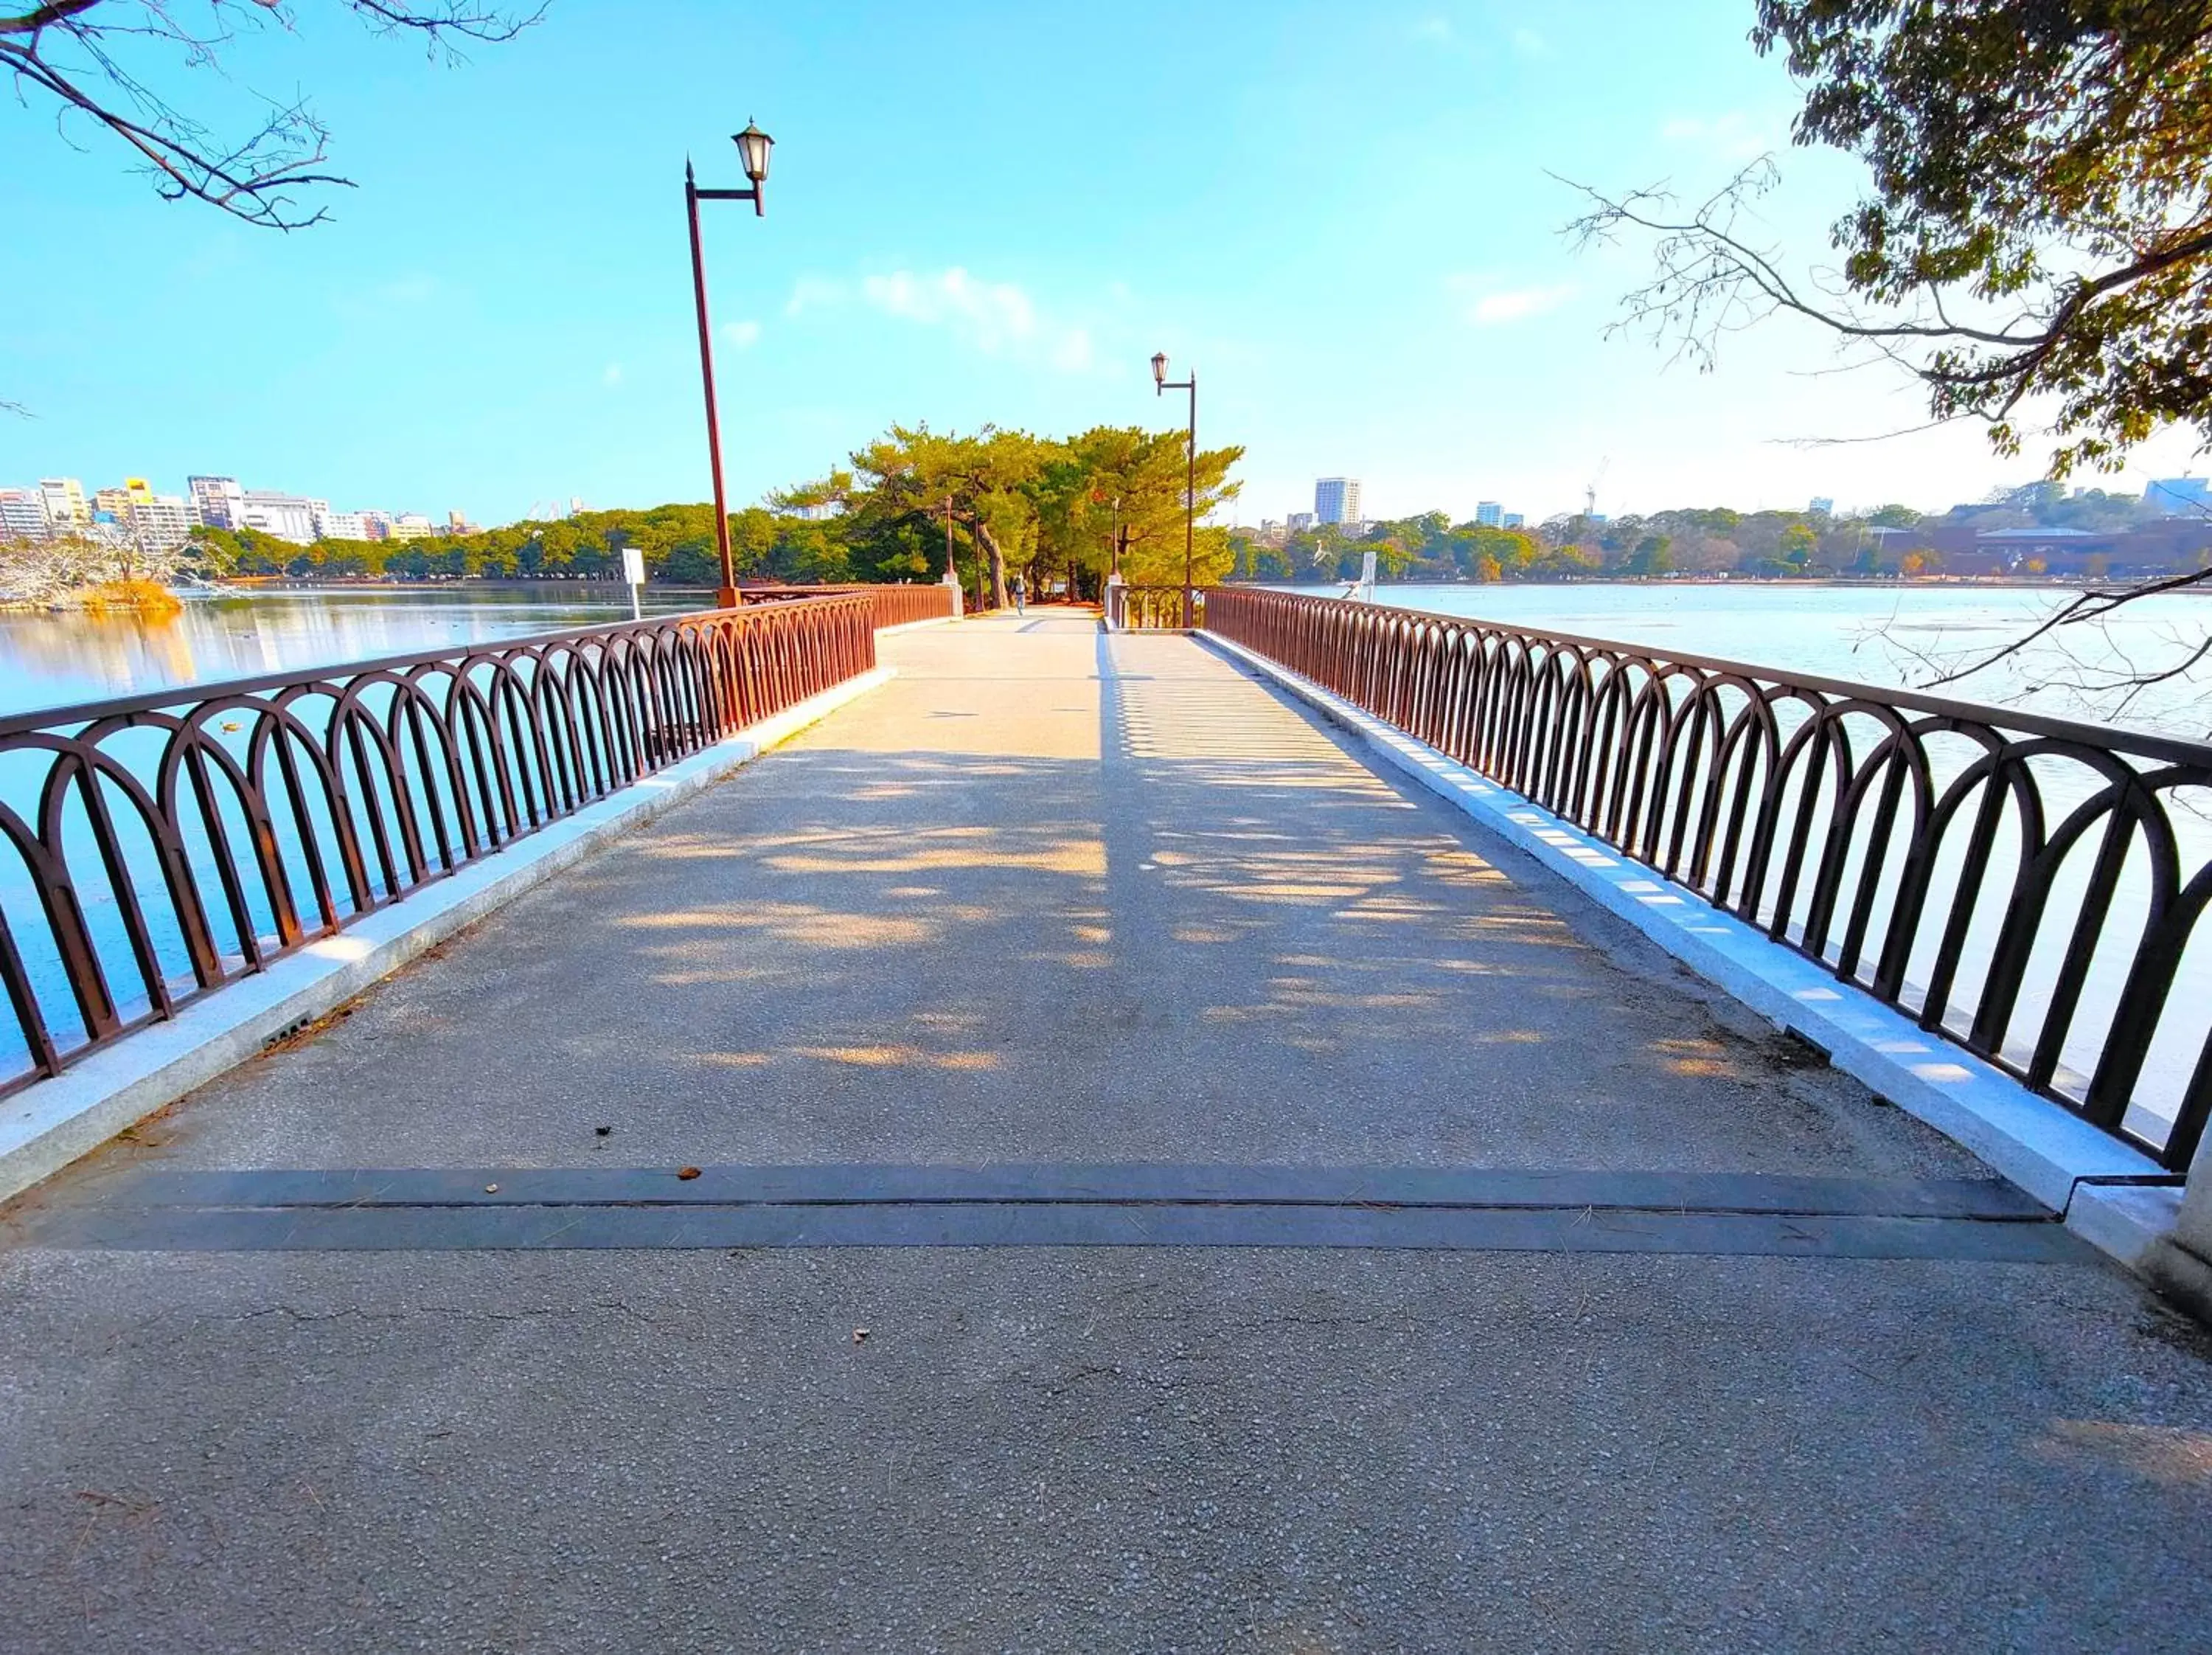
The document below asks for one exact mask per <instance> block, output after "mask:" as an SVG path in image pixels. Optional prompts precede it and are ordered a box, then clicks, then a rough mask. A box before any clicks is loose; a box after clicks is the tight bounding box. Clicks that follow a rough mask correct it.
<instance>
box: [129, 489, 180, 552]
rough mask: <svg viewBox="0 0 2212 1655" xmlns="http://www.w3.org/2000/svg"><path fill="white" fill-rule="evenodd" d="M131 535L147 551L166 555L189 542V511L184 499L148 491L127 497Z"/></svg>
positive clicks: (178, 496)
mask: <svg viewBox="0 0 2212 1655" xmlns="http://www.w3.org/2000/svg"><path fill="white" fill-rule="evenodd" d="M130 523H131V534H132V536H133V537H134V538H136V539H137V542H138V544H139V545H142V546H143V547H145V548H146V550H147V551H168V550H169V548H170V547H172V546H181V545H184V544H185V541H187V540H189V539H191V538H192V512H191V507H189V506H187V505H186V504H185V501H184V496H181V495H174V494H155V493H154V492H153V491H152V490H147V491H146V492H145V493H144V494H143V495H138V494H134V495H133V496H131V517H130Z"/></svg>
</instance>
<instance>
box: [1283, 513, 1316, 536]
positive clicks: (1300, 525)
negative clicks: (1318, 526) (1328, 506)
mask: <svg viewBox="0 0 2212 1655" xmlns="http://www.w3.org/2000/svg"><path fill="white" fill-rule="evenodd" d="M1284 521H1285V522H1286V523H1288V524H1289V525H1290V530H1291V533H1292V534H1304V532H1306V531H1307V530H1308V529H1310V528H1311V527H1312V526H1314V514H1312V513H1311V512H1310V511H1294V512H1292V513H1291V514H1290V515H1289V516H1288V517H1287V518H1285V519H1284Z"/></svg>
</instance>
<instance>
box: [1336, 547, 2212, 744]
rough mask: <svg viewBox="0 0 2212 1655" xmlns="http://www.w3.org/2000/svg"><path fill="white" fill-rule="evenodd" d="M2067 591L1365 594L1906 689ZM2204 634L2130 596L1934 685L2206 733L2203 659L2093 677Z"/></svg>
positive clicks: (2209, 677) (2048, 608)
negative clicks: (2145, 682)
mask: <svg viewBox="0 0 2212 1655" xmlns="http://www.w3.org/2000/svg"><path fill="white" fill-rule="evenodd" d="M1297 590H1300V591H1307V592H1315V593H1320V592H1328V593H1338V592H1341V591H1342V590H1343V587H1341V586H1334V587H1298V588H1297ZM2073 595H2074V594H2073V593H2072V592H2071V591H2054V590H2052V589H2051V588H2048V587H1951V586H1910V587H1903V586H1809V585H1806V586H1801V585H1795V584H1791V585H1780V584H1764V583H1761V584H1755V585H1754V584H1751V583H1743V584H1737V583H1734V582H1729V583H1722V584H1705V583H1696V584H1692V583H1689V582H1677V581H1666V582H1628V583H1622V584H1619V585H1604V584H1595V583H1594V584H1591V585H1587V586H1421V585H1406V586H1387V585H1386V586H1379V587H1376V601H1377V602H1379V603H1384V604H1393V605H1398V606H1399V607H1401V608H1406V609H1423V610H1429V611H1434V612H1435V613H1437V614H1442V615H1464V616H1469V617H1473V618H1480V619H1482V620H1488V621H1496V622H1498V623H1501V624H1505V625H1509V626H1528V627H1533V628H1537V629H1544V630H1553V631H1559V632H1575V633H1580V634H1582V635H1583V636H1589V637H1596V638H1610V639H1617V640H1619V641H1620V642H1624V643H1638V644H1648V645H1651V646H1654V647H1656V648H1661V649H1676V650H1680V651H1681V652H1683V653H1684V654H1697V655H1718V656H1722V657H1723V658H1725V659H1728V660H1738V661H1745V662H1748V663H1750V664H1752V665H1753V666H1771V667H1778V668H1788V669H1791V670H1794V671H1796V672H1805V673H1809V674H1812V675H1814V676H1817V677H1821V678H1849V679H1851V680H1853V681H1855V682H1857V683H1861V684H1875V685H1884V686H1888V687H1896V688H1902V687H1911V688H1915V689H1924V688H1930V687H1931V686H1930V685H1929V680H1930V679H1931V678H1935V677H1936V676H1938V674H1939V672H1942V671H1943V670H1947V669H1948V668H1949V667H1951V666H1955V665H1961V664H1964V663H1965V662H1966V661H1967V660H1972V659H1975V658H1978V656H1980V655H1981V654H1985V653H1987V652H1989V651H1991V650H1994V649H1996V648H1999V647H2001V646H2002V645H2003V644H2005V643H2007V642H2010V641H2012V640H2013V639H2015V638H2018V637H2020V636H2022V635H2023V634H2025V633H2026V632H2027V631H2030V630H2033V628H2034V627H2035V625H2036V624H2038V623H2039V622H2040V621H2042V620H2044V619H2045V618H2048V617H2049V616H2050V615H2051V613H2052V612H2053V611H2055V610H2057V608H2058V607H2059V606H2060V605H2062V604H2063V603H2064V602H2065V601H2066V599H2068V598H2070V597H2071V596H2073ZM2208 633H2212V594H2195V593H2191V594H2180V593H2177V594H2173V595H2170V596H2163V597H2159V598H2147V599H2140V600H2138V601H2137V602H2136V603H2133V604H2130V605H2128V606H2127V607H2125V608H2124V609H2122V610H2121V611H2118V613H2117V614H2115V615H2114V616H2112V618H2110V619H2108V620H2106V621H2105V622H2103V623H2101V624H2097V625H2086V624H2075V625H2069V626H2068V627H2066V628H2064V629H2063V633H2062V634H2059V635H2054V636H2053V638H2052V640H2051V642H2045V643H2042V644H2039V645H2037V646H2035V647H2033V648H2031V649H2029V650H2027V651H2026V652H2025V653H2023V654H2021V655H2019V656H2017V657H2015V658H2013V659H2010V660H2006V661H2004V662H2002V663H2000V664H1999V665H1997V666H1994V667H1992V668H1990V670H1988V671H1986V672H1978V673H1975V674H1974V675H1972V677H1969V678H1966V679H1964V680H1962V681H1960V682H1959V683H1957V684H1953V685H1944V686H1942V687H1939V688H1935V689H1934V693H1936V694H1939V695H1945V696H1951V697H1957V698H1959V699H1961V700H1966V701H1977V702H1983V703H1990V704H1994V705H1997V706H2004V707H2013V708H2019V709H2033V710H2034V711H2036V712H2039V713H2045V714H2048V715H2051V716H2053V717H2059V718H2079V719H2087V720H2090V721H2096V722H2103V723H2118V724H2124V725H2129V726H2132V727H2136V728H2138V729H2145V730H2156V731H2158V732H2159V733H2161V734H2165V735H2177V736H2185V737H2188V738H2191V739H2197V740H2202V739H2205V737H2206V736H2207V734H2208V733H2212V660H2208V661H2200V662H2198V663H2197V665H2196V666H2195V667H2194V668H2193V669H2191V671H2190V672H2187V673H2185V675H2183V676H2182V677H2179V678H2176V679H2174V680H2173V681H2172V683H2170V684H2165V685H2157V686H2154V687H2153V688H2151V689H2148V690H2145V691H2142V692H2141V693H2140V694H2138V695H2136V696H2134V697H2129V696H2128V695H2126V694H2125V692H2124V691H2117V690H2112V689H2106V688H2100V687H2099V685H2100V681H2101V680H2103V679H2105V678H2108V677H2110V676H2112V674H2114V673H2115V672H2120V671H2124V670H2125V669H2126V668H2127V667H2128V666H2130V663H2132V664H2134V665H2135V666H2148V667H2154V668H2162V667H2164V666H2171V665H2173V664H2176V663H2178V662H2179V661H2180V660H2182V658H2183V657H2184V656H2185V655H2186V654H2187V653H2188V652H2189V650H2191V649H2192V648H2195V647H2197V645H2198V644H2201V643H2202V642H2203V640H2204V638H2205V636H2206V635H2207V634H2208Z"/></svg>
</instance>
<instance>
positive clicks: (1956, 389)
mask: <svg viewBox="0 0 2212 1655" xmlns="http://www.w3.org/2000/svg"><path fill="white" fill-rule="evenodd" d="M1751 38H1752V43H1753V46H1754V47H1755V48H1756V49H1757V50H1758V51H1759V52H1761V53H1763V54H1765V53H1774V52H1779V53H1781V54H1782V55H1783V56H1784V58H1785V60H1786V62H1787V63H1788V64H1789V67H1790V72H1791V73H1792V74H1793V75H1794V76H1796V77H1797V78H1798V79H1799V80H1800V82H1802V84H1803V86H1804V88H1805V100H1804V104H1803V106H1802V109H1801V110H1800V112H1799V113H1798V115H1797V118H1796V123H1795V127H1794V137H1795V141H1796V143H1798V144H1801V145H1814V144H1819V145H1827V146H1830V147H1832V148H1835V149H1841V150H1844V151H1845V152H1847V153H1849V154H1850V155H1856V156H1857V157H1858V158H1859V159H1860V160H1862V161H1863V162H1865V164H1866V166H1867V168H1868V172H1869V191H1868V193H1867V194H1866V196H1865V197H1864V198H1863V199H1862V200H1861V201H1860V202H1859V203H1858V204H1857V206H1855V207H1854V208H1853V210H1851V211H1850V212H1849V213H1848V214H1846V215H1845V216H1844V217H1843V218H1842V219H1841V220H1840V221H1838V223H1837V224H1836V225H1835V227H1834V229H1833V232H1832V241H1833V244H1834V246H1835V247H1836V249H1837V250H1838V252H1839V253H1841V254H1842V259H1843V262H1842V267H1841V270H1840V271H1839V272H1838V273H1837V274H1836V275H1835V276H1834V277H1832V278H1827V279H1825V280H1824V279H1823V278H1821V277H1816V276H1802V277H1801V276H1796V275H1793V274H1791V273H1790V271H1788V270H1786V269H1785V267H1784V262H1783V259H1782V257H1781V255H1780V254H1779V253H1777V252H1776V251H1775V250H1773V249H1771V248H1770V247H1766V246H1761V245H1759V244H1758V243H1757V242H1756V241H1755V240H1753V236H1754V234H1756V232H1755V231H1754V230H1753V228H1751V225H1752V224H1753V215H1752V212H1751V206H1752V204H1753V202H1754V201H1755V200H1756V198H1758V197H1759V196H1760V195H1762V194H1764V193H1765V192H1767V191H1769V190H1771V189H1772V188H1773V187H1774V186H1775V185H1776V183H1777V181H1778V173H1776V171H1775V169H1774V167H1773V165H1772V163H1771V161H1765V160H1763V161H1758V162H1755V163H1753V166H1752V167H1748V168H1747V169H1746V170H1745V171H1744V172H1743V173H1741V174H1739V175H1738V176H1737V178H1736V179H1735V180H1734V181H1733V182H1732V183H1730V184H1729V186H1728V187H1727V188H1725V189H1723V191H1722V192H1720V193H1719V194H1718V195H1717V196H1715V197H1714V198H1711V200H1709V201H1707V202H1705V204H1703V205H1702V206H1700V207H1699V208H1697V209H1695V210H1692V211H1690V212H1689V213H1687V214H1686V215H1685V214H1684V213H1683V212H1682V211H1680V210H1679V209H1677V208H1676V207H1675V206H1674V201H1673V198H1672V197H1671V196H1670V195H1668V193H1667V192H1665V191H1663V190H1652V191H1644V192H1636V193H1632V194H1630V195H1626V196H1622V197H1609V196H1606V195H1603V194H1601V193H1599V192H1595V191H1591V192H1589V194H1590V195H1591V196H1592V198H1593V200H1594V202H1595V208H1594V210H1593V211H1591V212H1590V213H1589V215H1587V216H1585V217H1583V219H1581V220H1579V221H1577V225H1576V226H1575V228H1577V230H1578V231H1579V232H1580V233H1581V234H1582V235H1583V236H1584V237H1585V238H1589V237H1598V238H1611V237H1613V236H1615V235H1617V234H1620V233H1622V232H1623V231H1626V230H1631V229H1633V230H1638V231H1643V232H1648V233H1650V234H1654V235H1655V236H1656V258H1657V269H1656V272H1655V275H1654V278H1653V280H1652V281H1651V282H1650V283H1649V284H1648V285H1647V286H1645V287H1644V288H1642V289H1638V291H1636V292H1635V293H1632V294H1631V295H1628V298H1627V300H1626V316H1625V321H1626V324H1627V325H1629V326H1647V327H1649V328H1650V330H1651V331H1652V332H1654V333H1655V334H1656V336H1658V337H1661V338H1668V339H1671V340H1672V341H1673V342H1674V344H1676V345H1677V346H1678V347H1679V348H1680V350H1682V351H1683V352H1684V353H1685V354H1686V355H1687V356H1689V357H1690V358H1691V359H1692V360H1693V361H1696V362H1699V363H1700V365H1704V366H1710V365H1711V362H1712V360H1713V356H1714V353H1715V350H1717V345H1718V343H1719V340H1720V338H1721V337H1722V336H1723V335H1724V334H1726V333H1728V332H1733V331H1735V330H1737V329H1739V328H1741V327H1743V326H1749V325H1750V324H1752V323H1753V322H1756V321H1758V320H1760V319H1764V318H1765V317H1766V316H1768V315H1771V314H1773V313H1777V312H1785V313H1794V314H1796V315H1798V316H1800V317H1803V318H1806V319H1810V320H1813V321H1814V322H1816V323H1818V324H1820V326H1824V327H1826V328H1827V329H1829V330H1830V331H1832V332H1834V333H1835V334H1837V335H1838V336H1839V337H1840V338H1843V339H1844V340H1845V341H1847V342H1850V343H1852V344H1857V345H1861V346H1863V347H1866V348H1868V349H1869V350H1872V351H1875V352H1878V353H1880V354H1881V355H1882V356H1887V357H1888V358H1890V359H1891V360H1893V361H1894V362H1898V363H1899V364H1900V365H1902V366H1903V367H1905V368H1906V369H1907V370H1908V371H1909V372H1911V374H1915V375H1916V376H1917V377H1918V378H1919V380H1921V381H1922V382H1923V384H1924V385H1925V386H1926V387H1927V389H1928V392H1929V411H1930V413H1931V415H1932V416H1933V417H1934V418H1935V419H1936V420H1938V421H1942V420H1948V419H1952V418H1956V417H1973V418H1978V419H1981V420H1983V421H1984V422H1986V423H1987V424H1988V426H1989V428H1990V438H1991V441H1992V442H1993V444H1994V446H1995V447H1996V449H1997V450H1998V451H1999V452H2001V453H2017V452H2019V450H2020V449H2021V446H2022V442H2023V439H2024V438H2025V437H2027V435H2030V434H2031V433H2035V434H2040V435H2046V436H2047V439H2048V441H2050V443H2051V452H2050V455H2049V465H2050V471H2051V475H2052V476H2054V477H2063V476H2064V475H2066V474H2067V473H2068V472H2070V471H2072V470H2073V469H2074V468H2075V467H2076V466H2081V465H2087V466H2093V467H2101V468H2104V469H2107V470H2111V469H2117V468H2118V465H2120V463H2121V462H2122V460H2123V459H2124V456H2125V455H2126V453H2128V451H2129V450H2130V448H2131V447H2134V446H2135V445H2136V444H2137V443H2140V442H2142V441H2143V440H2144V439H2145V438H2147V437H2148V436H2149V435H2151V434H2152V433H2153V432H2154V431H2156V430H2158V429H2160V428H2161V427H2165V426H2169V425H2179V426H2184V427H2190V428H2193V429H2195V430H2196V431H2197V433H2198V434H2199V435H2201V436H2203V438H2204V439H2205V440H2206V441H2207V442H2208V444H2212V4H2208V3H2206V0H1759V8H1758V21H1757V24H1756V26H1755V27H1754V28H1753V31H1752V37H1751Z"/></svg>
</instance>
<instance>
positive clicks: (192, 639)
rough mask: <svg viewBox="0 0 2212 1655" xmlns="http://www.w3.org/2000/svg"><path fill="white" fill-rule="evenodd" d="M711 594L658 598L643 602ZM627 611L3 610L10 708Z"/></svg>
mask: <svg viewBox="0 0 2212 1655" xmlns="http://www.w3.org/2000/svg"><path fill="white" fill-rule="evenodd" d="M702 601H703V600H702V598H701V597H700V596H699V595H698V594H696V593H693V594H689V595H679V596H674V597H661V596H653V595H648V597H647V599H646V605H645V609H646V612H647V614H674V613H677V612H678V611H683V610H687V609H697V608H700V607H701V606H702ZM627 619H629V592H628V588H626V587H616V586H590V585H584V584H580V583H579V584H577V585H574V586H571V587H566V588H565V589H563V590H562V591H561V592H560V594H559V595H558V596H553V597H547V596H541V595H540V594H539V593H537V592H535V591H532V590H528V589H522V590H517V589H513V588H486V589H476V590H467V589H454V588H452V587H446V588H433V589H430V590H427V591H420V592H412V591H399V592H394V591H391V590H388V589H383V590H380V589H375V588H367V589H363V590H361V591H355V592H344V591H337V592H269V593H252V594H251V595H230V594H225V595H223V596H220V597H213V596H209V597H191V598H187V599H185V607H184V612H183V613H182V614H180V615H175V616H171V617H167V618H161V619H146V618H141V617H139V616H137V615H84V614H76V613H59V614H17V613H7V614H0V714H4V713H16V712H26V711H29V710H31V709H35V708H44V707H60V706H66V705H69V704H70V703H76V702H85V701H104V700H107V699H109V698H111V697H117V696H126V695H131V694H133V693H135V692H136V691H141V690H158V689H161V688H163V687H165V686H167V685H179V684H211V683H216V682H218V681H220V680H222V679H224V678H254V677H258V676H260V675H261V674H263V673H267V672H283V671H286V670H288V669H297V668H313V667H319V666H335V665H337V663H339V662H341V661H352V660H374V658H376V657H377V656H380V655H402V654H410V653H412V652H415V651H418V650H426V649H443V648H450V647H452V646H453V645H455V644H462V643H471V642H477V641H479V640H485V639H492V638H513V637H522V636H527V635H528V634H530V633H532V632H558V631H562V630H565V629H568V628H570V627H578V626H596V625H599V624H602V623H604V622H607V621H620V620H627Z"/></svg>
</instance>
